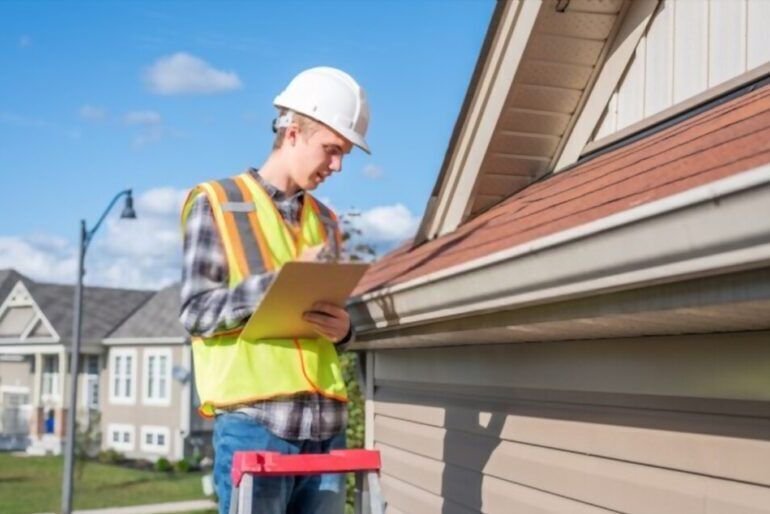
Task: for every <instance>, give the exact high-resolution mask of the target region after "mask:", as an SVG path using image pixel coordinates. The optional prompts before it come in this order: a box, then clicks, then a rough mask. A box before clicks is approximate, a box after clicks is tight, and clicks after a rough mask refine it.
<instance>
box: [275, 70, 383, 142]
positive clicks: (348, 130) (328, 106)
mask: <svg viewBox="0 0 770 514" xmlns="http://www.w3.org/2000/svg"><path fill="white" fill-rule="evenodd" d="M273 104H274V105H275V106H276V107H283V108H285V109H290V110H292V111H294V112H296V113H299V114H304V115H305V116H308V117H309V118H313V119H314V120H318V121H320V122H321V123H323V124H324V125H326V126H328V127H329V128H331V129H333V130H335V131H337V132H338V133H339V134H340V135H342V137H344V138H345V139H347V140H348V141H350V142H351V143H353V144H354V145H356V146H357V147H359V148H361V150H363V151H364V152H366V153H370V152H369V145H367V144H366V140H365V139H364V137H365V136H366V129H367V127H368V126H369V103H368V102H367V101H366V94H365V93H364V90H363V89H362V88H361V86H359V85H358V82H356V81H355V80H354V79H353V77H351V76H350V75H348V74H347V73H345V72H344V71H341V70H338V69H336V68H329V67H326V66H319V67H317V68H310V69H309V70H305V71H303V72H302V73H300V74H299V75H297V76H296V77H294V78H293V79H292V81H291V82H289V85H288V86H286V89H284V90H283V91H282V92H281V94H279V95H278V96H276V97H275V100H273ZM290 120H291V118H290V117H288V118H286V119H285V120H281V119H279V120H278V122H277V124H276V126H277V127H282V126H286V125H287V124H288V122H289V121H290Z"/></svg>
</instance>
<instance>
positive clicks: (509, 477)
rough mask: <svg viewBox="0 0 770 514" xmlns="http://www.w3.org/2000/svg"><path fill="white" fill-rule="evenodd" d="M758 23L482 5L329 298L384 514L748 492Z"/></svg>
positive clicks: (766, 222)
mask: <svg viewBox="0 0 770 514" xmlns="http://www.w3.org/2000/svg"><path fill="white" fill-rule="evenodd" d="M767 19H770V3H768V2H764V1H761V0H759V1H755V0H748V1H735V2H721V1H716V0H711V1H705V0H704V1H702V2H688V1H671V0H666V1H660V2H658V1H646V0H635V1H633V2H627V1H625V2H624V1H622V0H606V1H591V0H572V1H557V0H546V1H543V2H539V1H515V0H507V1H500V2H498V5H497V8H496V12H495V14H494V16H493V19H492V22H491V25H490V28H489V32H488V35H487V38H486V41H485V44H484V47H483V49H482V53H481V55H480V57H479V60H478V64H477V67H476V71H475V72H474V76H473V78H472V80H471V84H470V87H469V89H468V93H467V95H466V99H465V102H464V104H463V107H462V110H461V113H460V116H459V118H458V120H457V124H456V126H455V130H454V133H453V136H452V139H451V141H450V144H449V147H448V150H447V153H446V157H445V160H444V164H443V167H442V169H441V170H440V173H439V176H438V178H437V181H436V186H435V188H434V191H433V194H432V197H431V198H430V201H429V202H428V205H427V208H426V212H425V216H424V218H423V221H422V225H421V228H420V230H419V233H418V235H417V237H416V239H415V241H414V242H411V243H410V244H407V245H405V246H403V247H402V248H400V249H399V250H397V251H395V252H393V253H392V254H390V255H388V256H386V257H385V258H383V259H381V260H380V261H379V262H377V263H376V264H374V265H373V266H372V268H371V269H370V270H369V272H368V273H367V275H366V277H365V278H364V280H363V281H362V283H361V284H360V285H359V287H358V289H357V292H356V295H357V296H356V298H355V299H354V300H353V301H352V303H351V308H352V310H353V314H354V320H355V324H356V326H357V328H358V338H357V343H356V345H355V348H357V349H358V350H360V351H362V352H364V353H365V355H366V381H367V384H366V388H367V445H368V446H370V447H376V448H379V449H380V450H381V451H382V455H383V473H382V487H383V490H384V492H385V496H386V499H387V501H388V512H393V513H399V512H419V513H421V514H423V513H445V514H446V513H466V512H468V513H470V512H487V513H494V512H500V513H509V512H554V513H564V512H570V513H578V512H580V513H589V512H590V513H599V512H628V513H631V512H633V513H655V514H660V513H666V512H671V513H676V514H683V513H706V512H725V513H727V512H729V513H759V512H770V472H769V471H768V467H767V466H766V465H765V463H766V462H767V461H768V458H769V457H770V267H768V264H770V64H768V63H770V44H768V40H767V37H768V36H767V34H768V33H767V31H766V30H765V29H764V28H763V25H762V23H763V22H760V21H759V20H767Z"/></svg>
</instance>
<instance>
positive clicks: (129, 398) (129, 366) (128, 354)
mask: <svg viewBox="0 0 770 514" xmlns="http://www.w3.org/2000/svg"><path fill="white" fill-rule="evenodd" d="M135 384H136V350H112V352H111V355H110V387H109V389H110V403H118V404H127V403H134V402H135V395H134V391H135V389H136V387H135Z"/></svg>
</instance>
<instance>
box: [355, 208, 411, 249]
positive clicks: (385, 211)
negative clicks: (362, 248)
mask: <svg viewBox="0 0 770 514" xmlns="http://www.w3.org/2000/svg"><path fill="white" fill-rule="evenodd" d="M350 219H351V222H352V224H353V226H354V227H355V228H357V229H359V230H360V231H361V239H363V240H364V241H369V242H371V243H373V244H377V245H379V244H382V243H398V242H401V241H403V240H405V239H408V238H410V237H412V236H413V235H414V233H415V232H416V231H417V226H418V225H419V223H420V220H419V219H418V218H417V217H416V216H414V215H413V214H412V213H411V212H409V209H407V208H406V207H405V206H403V205H401V204H395V205H383V206H379V207H374V208H372V209H369V210H367V211H363V212H361V213H360V214H359V215H357V216H352V217H351V218H350Z"/></svg>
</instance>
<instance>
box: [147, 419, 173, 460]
mask: <svg viewBox="0 0 770 514" xmlns="http://www.w3.org/2000/svg"><path fill="white" fill-rule="evenodd" d="M168 437H169V429H168V427H159V426H143V427H142V451H143V452H148V453H162V454H167V453H168V452H169V444H168Z"/></svg>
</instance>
